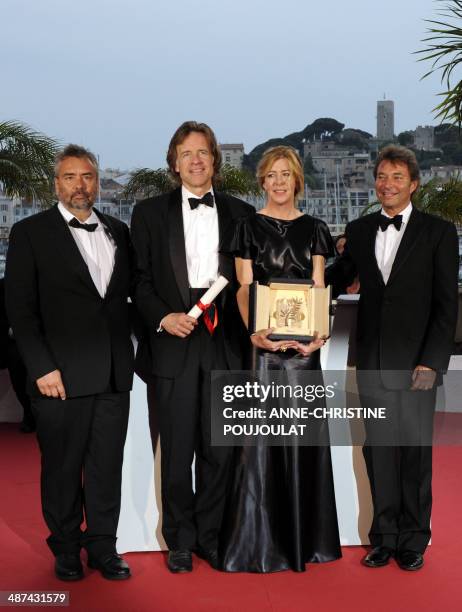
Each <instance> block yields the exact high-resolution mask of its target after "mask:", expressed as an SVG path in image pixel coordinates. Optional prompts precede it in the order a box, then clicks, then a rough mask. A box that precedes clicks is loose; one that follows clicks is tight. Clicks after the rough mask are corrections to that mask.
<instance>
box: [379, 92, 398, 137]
mask: <svg viewBox="0 0 462 612" xmlns="http://www.w3.org/2000/svg"><path fill="white" fill-rule="evenodd" d="M394 134H395V103H394V102H393V100H379V101H378V102H377V140H393V138H394Z"/></svg>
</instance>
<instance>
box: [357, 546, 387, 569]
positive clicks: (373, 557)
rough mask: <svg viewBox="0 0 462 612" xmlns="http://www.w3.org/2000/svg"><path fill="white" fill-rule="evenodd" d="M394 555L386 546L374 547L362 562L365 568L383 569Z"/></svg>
mask: <svg viewBox="0 0 462 612" xmlns="http://www.w3.org/2000/svg"><path fill="white" fill-rule="evenodd" d="M393 555H394V550H393V549H392V548H388V547H387V546H376V547H375V548H373V549H372V550H371V551H370V552H369V553H368V554H367V555H366V556H365V557H364V559H363V560H362V563H363V565H366V566H367V567H383V566H384V565H388V563H389V561H390V559H391V558H392V557H393Z"/></svg>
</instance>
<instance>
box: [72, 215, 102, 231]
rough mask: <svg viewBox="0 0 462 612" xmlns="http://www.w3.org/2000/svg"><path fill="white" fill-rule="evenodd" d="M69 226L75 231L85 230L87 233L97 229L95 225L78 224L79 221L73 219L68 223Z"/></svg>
mask: <svg viewBox="0 0 462 612" xmlns="http://www.w3.org/2000/svg"><path fill="white" fill-rule="evenodd" d="M69 225H70V226H71V227H75V228H76V229H83V230H86V231H87V232H94V231H95V229H96V228H97V227H98V224H97V223H80V221H79V220H78V219H76V218H75V217H73V218H72V219H71V220H70V221H69Z"/></svg>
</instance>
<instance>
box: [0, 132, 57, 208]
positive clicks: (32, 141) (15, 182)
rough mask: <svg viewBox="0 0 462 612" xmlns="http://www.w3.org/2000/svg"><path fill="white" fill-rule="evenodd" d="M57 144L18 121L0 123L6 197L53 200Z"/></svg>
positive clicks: (0, 174) (0, 180)
mask: <svg viewBox="0 0 462 612" xmlns="http://www.w3.org/2000/svg"><path fill="white" fill-rule="evenodd" d="M57 150H58V146H57V143H56V142H55V141H54V140H53V139H52V138H49V137H48V136H45V135H44V134H41V133H40V132H36V131H34V130H32V129H31V128H30V127H28V126H27V125H24V124H23V123H19V122H17V121H3V122H0V183H1V187H2V190H3V192H4V194H5V195H6V196H7V197H11V198H12V197H21V198H26V199H29V200H33V199H35V200H37V201H39V202H40V203H41V204H44V205H49V204H50V203H51V202H52V200H53V183H52V179H53V166H54V158H55V155H56V153H57Z"/></svg>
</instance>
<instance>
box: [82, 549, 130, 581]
mask: <svg viewBox="0 0 462 612" xmlns="http://www.w3.org/2000/svg"><path fill="white" fill-rule="evenodd" d="M88 567H91V568H92V569H97V570H99V571H100V572H101V574H102V575H103V576H104V578H106V579H107V580H127V578H130V576H131V574H130V568H129V567H128V565H127V563H125V561H124V560H123V559H122V557H121V556H120V555H118V554H117V553H109V554H107V555H103V556H102V557H99V558H95V557H90V556H89V557H88Z"/></svg>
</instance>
